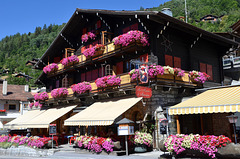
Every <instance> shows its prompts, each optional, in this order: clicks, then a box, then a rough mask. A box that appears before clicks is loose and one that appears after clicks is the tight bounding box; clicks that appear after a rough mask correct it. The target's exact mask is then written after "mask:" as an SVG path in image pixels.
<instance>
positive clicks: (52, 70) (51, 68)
mask: <svg viewBox="0 0 240 159" xmlns="http://www.w3.org/2000/svg"><path fill="white" fill-rule="evenodd" d="M57 70H58V65H57V64H56V63H52V64H49V65H47V66H45V67H44V68H43V72H44V73H46V74H50V73H55V72H56V71H57Z"/></svg>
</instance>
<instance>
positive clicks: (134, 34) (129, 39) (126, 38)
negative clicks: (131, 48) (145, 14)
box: [112, 30, 149, 46]
mask: <svg viewBox="0 0 240 159" xmlns="http://www.w3.org/2000/svg"><path fill="white" fill-rule="evenodd" d="M147 39H148V38H147V35H146V34H145V33H143V32H141V31H139V30H131V31H129V32H127V33H125V34H122V35H119V36H117V37H115V38H114V39H113V40H112V41H113V43H114V45H120V46H128V45H129V44H131V43H134V42H138V43H140V44H142V45H143V46H147V45H149V43H148V40H147Z"/></svg>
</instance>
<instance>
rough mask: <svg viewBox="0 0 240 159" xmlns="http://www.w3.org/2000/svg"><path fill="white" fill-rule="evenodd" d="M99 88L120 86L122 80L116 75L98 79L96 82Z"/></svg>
mask: <svg viewBox="0 0 240 159" xmlns="http://www.w3.org/2000/svg"><path fill="white" fill-rule="evenodd" d="M95 83H96V85H97V87H98V88H106V87H109V86H120V84H121V78H120V77H116V75H108V76H104V77H101V78H98V79H96V81H95Z"/></svg>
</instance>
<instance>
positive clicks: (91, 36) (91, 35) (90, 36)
mask: <svg viewBox="0 0 240 159" xmlns="http://www.w3.org/2000/svg"><path fill="white" fill-rule="evenodd" d="M95 37H96V35H95V34H94V33H92V32H87V33H86V34H83V35H82V37H81V39H82V41H83V42H87V41H88V40H89V39H93V40H94V39H95Z"/></svg>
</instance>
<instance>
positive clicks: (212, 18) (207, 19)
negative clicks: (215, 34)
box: [197, 14, 224, 23]
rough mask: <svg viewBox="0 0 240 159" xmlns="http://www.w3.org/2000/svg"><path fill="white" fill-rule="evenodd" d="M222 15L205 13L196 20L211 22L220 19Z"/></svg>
mask: <svg viewBox="0 0 240 159" xmlns="http://www.w3.org/2000/svg"><path fill="white" fill-rule="evenodd" d="M223 16H224V15H221V16H215V15H211V14H208V15H205V16H203V17H202V18H200V21H197V22H211V23H216V22H218V21H221V20H222V17H223Z"/></svg>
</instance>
